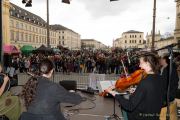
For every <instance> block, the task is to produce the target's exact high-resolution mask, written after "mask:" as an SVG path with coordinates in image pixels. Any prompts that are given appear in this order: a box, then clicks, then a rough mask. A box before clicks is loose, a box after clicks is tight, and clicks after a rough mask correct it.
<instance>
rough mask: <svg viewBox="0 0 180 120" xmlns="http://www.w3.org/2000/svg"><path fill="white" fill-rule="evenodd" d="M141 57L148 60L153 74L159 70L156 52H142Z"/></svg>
mask: <svg viewBox="0 0 180 120" xmlns="http://www.w3.org/2000/svg"><path fill="white" fill-rule="evenodd" d="M141 57H142V58H143V60H144V61H145V62H148V63H149V64H150V66H151V68H152V71H153V72H154V73H155V74H157V73H158V72H159V69H160V65H159V59H158V56H157V55H156V54H153V53H146V54H142V55H141Z"/></svg>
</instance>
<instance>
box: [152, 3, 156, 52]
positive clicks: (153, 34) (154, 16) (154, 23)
mask: <svg viewBox="0 0 180 120" xmlns="http://www.w3.org/2000/svg"><path fill="white" fill-rule="evenodd" d="M155 25H156V0H154V7H153V26H152V46H151V51H153V50H154V41H155V27H156V26H155Z"/></svg>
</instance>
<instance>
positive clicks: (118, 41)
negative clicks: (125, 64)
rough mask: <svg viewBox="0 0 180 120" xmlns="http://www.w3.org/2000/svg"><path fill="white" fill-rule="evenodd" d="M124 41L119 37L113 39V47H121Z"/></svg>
mask: <svg viewBox="0 0 180 120" xmlns="http://www.w3.org/2000/svg"><path fill="white" fill-rule="evenodd" d="M122 42H123V40H122V38H117V39H115V40H114V41H113V47H114V48H121V46H122Z"/></svg>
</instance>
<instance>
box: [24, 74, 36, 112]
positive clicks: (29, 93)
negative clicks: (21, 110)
mask: <svg viewBox="0 0 180 120" xmlns="http://www.w3.org/2000/svg"><path fill="white" fill-rule="evenodd" d="M37 85H38V80H37V78H36V77H30V78H29V80H28V81H27V83H26V84H25V85H24V87H23V91H22V94H21V96H22V97H23V98H24V101H25V106H26V108H28V107H29V105H30V104H31V102H32V101H33V100H34V98H35V95H36V89H37Z"/></svg>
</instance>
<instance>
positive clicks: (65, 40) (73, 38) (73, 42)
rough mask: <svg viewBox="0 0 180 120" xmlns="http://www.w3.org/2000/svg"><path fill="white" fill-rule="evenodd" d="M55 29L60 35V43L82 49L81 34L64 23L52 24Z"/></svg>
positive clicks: (70, 47)
mask: <svg viewBox="0 0 180 120" xmlns="http://www.w3.org/2000/svg"><path fill="white" fill-rule="evenodd" d="M51 28H52V29H55V30H56V32H57V37H58V44H59V45H61V46H63V47H65V48H68V49H70V50H80V49H81V36H80V34H78V33H76V32H74V31H73V30H71V29H68V28H66V27H64V26H62V25H51Z"/></svg>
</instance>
